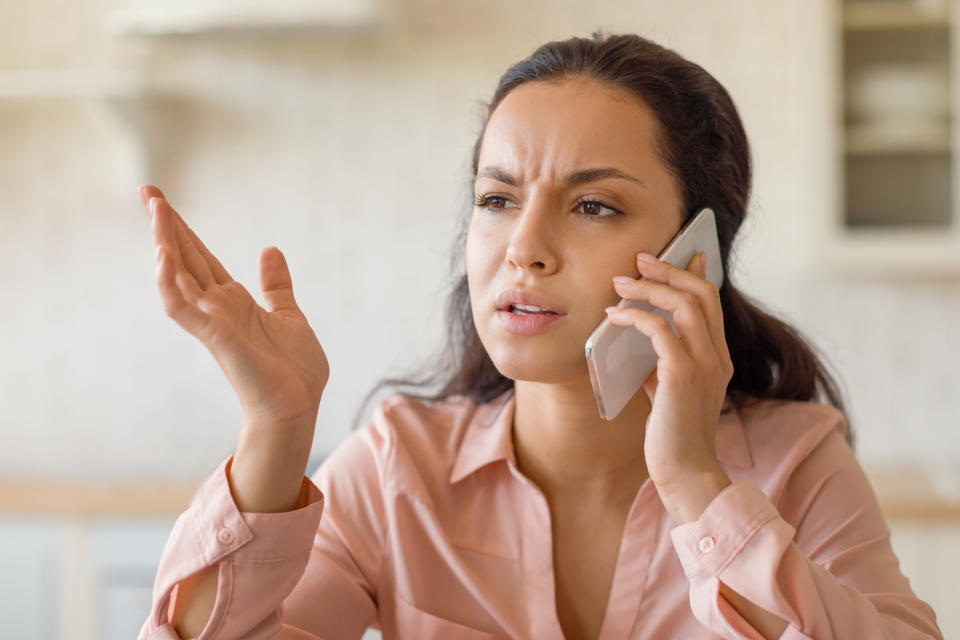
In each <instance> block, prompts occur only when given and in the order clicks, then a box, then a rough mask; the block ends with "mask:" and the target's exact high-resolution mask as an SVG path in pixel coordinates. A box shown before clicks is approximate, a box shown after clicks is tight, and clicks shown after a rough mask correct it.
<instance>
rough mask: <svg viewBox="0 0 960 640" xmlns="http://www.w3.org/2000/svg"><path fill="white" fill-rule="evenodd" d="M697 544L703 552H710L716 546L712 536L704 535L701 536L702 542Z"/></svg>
mask: <svg viewBox="0 0 960 640" xmlns="http://www.w3.org/2000/svg"><path fill="white" fill-rule="evenodd" d="M697 546H698V547H699V548H700V551H701V552H702V553H710V552H711V551H713V547H714V542H713V538H711V537H710V536H704V537H702V538H700V542H699V543H697Z"/></svg>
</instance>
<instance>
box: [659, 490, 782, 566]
mask: <svg viewBox="0 0 960 640" xmlns="http://www.w3.org/2000/svg"><path fill="white" fill-rule="evenodd" d="M778 516H779V512H778V511H777V508H776V507H775V506H774V505H773V504H772V503H771V502H770V500H769V498H767V496H766V495H765V494H764V493H763V491H761V490H760V487H758V486H757V484H756V483H755V482H754V481H753V480H751V479H749V478H744V479H741V480H738V481H737V482H734V483H733V484H731V485H729V486H727V487H725V488H724V489H723V490H722V491H721V492H720V493H719V494H717V496H716V497H715V498H714V499H713V500H712V501H711V502H710V504H708V505H707V508H706V509H705V510H704V512H703V513H702V514H700V517H699V518H698V519H697V520H694V521H693V522H687V523H685V524H681V525H678V526H675V527H674V528H673V529H671V530H670V537H671V539H672V540H673V546H674V548H675V549H676V550H677V555H678V556H679V557H680V564H681V565H682V566H683V572H684V573H685V574H686V576H687V578H693V577H695V576H701V575H704V574H707V575H712V576H717V575H718V574H719V573H720V572H721V571H722V570H723V568H724V567H725V566H726V565H727V564H728V563H729V562H730V561H731V560H732V559H733V558H734V556H735V555H736V554H737V552H738V551H740V550H741V549H742V548H743V547H744V546H745V545H746V544H747V542H749V541H750V538H752V537H753V536H754V534H756V532H757V531H758V530H759V529H760V528H761V527H762V526H763V525H764V524H765V523H767V522H769V521H770V520H772V519H774V518H776V517H778Z"/></svg>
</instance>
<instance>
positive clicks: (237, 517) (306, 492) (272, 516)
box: [192, 455, 324, 564]
mask: <svg viewBox="0 0 960 640" xmlns="http://www.w3.org/2000/svg"><path fill="white" fill-rule="evenodd" d="M232 462H233V456H232V455H231V456H230V457H228V458H227V459H226V460H224V461H223V462H221V463H220V464H219V465H218V466H217V469H216V471H215V472H214V473H213V474H212V475H211V476H210V477H209V478H208V479H207V480H206V481H205V482H204V484H203V486H201V488H200V491H199V492H198V493H197V496H196V497H195V498H194V501H193V510H192V511H193V522H194V531H195V534H196V536H197V544H198V545H199V547H200V549H201V553H202V554H203V558H204V561H205V563H207V564H213V563H215V562H219V561H220V559H222V558H223V557H224V556H226V555H228V554H233V555H234V556H235V557H237V558H245V559H251V560H258V561H272V560H282V559H285V558H290V557H292V556H296V555H299V554H303V553H305V552H307V551H309V550H310V548H311V547H312V546H313V540H314V537H315V536H316V533H317V529H318V527H319V526H320V516H321V514H322V512H323V504H324V496H323V493H322V492H321V491H320V489H318V488H317V486H316V485H315V484H314V483H313V482H312V481H311V480H310V478H308V477H306V476H304V478H303V485H302V486H301V489H300V496H299V499H298V501H297V507H298V508H296V509H293V510H292V511H284V512H279V513H251V512H241V511H240V510H239V509H238V508H237V504H236V502H235V501H234V499H233V494H232V493H231V492H230V483H229V481H228V475H227V474H228V473H229V471H230V464H231V463H232Z"/></svg>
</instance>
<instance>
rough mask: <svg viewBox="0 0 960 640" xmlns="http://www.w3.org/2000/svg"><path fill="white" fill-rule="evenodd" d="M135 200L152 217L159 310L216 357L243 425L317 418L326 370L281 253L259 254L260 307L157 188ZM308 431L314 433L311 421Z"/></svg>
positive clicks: (149, 187)
mask: <svg viewBox="0 0 960 640" xmlns="http://www.w3.org/2000/svg"><path fill="white" fill-rule="evenodd" d="M140 197H141V199H142V200H143V203H144V204H145V205H146V206H147V209H148V210H149V212H150V217H151V220H152V229H153V239H154V243H155V245H156V252H157V253H156V256H157V286H158V288H159V290H160V297H161V299H162V301H163V307H164V310H165V311H166V313H167V315H168V316H170V317H171V318H173V319H174V320H175V321H176V322H177V324H179V325H180V326H181V327H183V328H184V329H186V330H187V331H188V332H189V333H191V334H192V335H193V336H195V337H196V338H197V339H198V340H200V342H202V343H203V344H204V346H206V347H207V349H208V350H209V351H210V353H212V354H213V357H214V358H215V359H216V361H217V363H218V364H219V365H220V368H221V369H223V372H224V373H225V374H226V376H227V379H228V380H229V381H230V384H231V385H233V388H234V389H235V390H236V392H237V396H238V397H239V399H240V404H241V406H242V408H243V415H244V422H245V423H246V424H250V425H264V426H265V425H279V426H283V425H293V424H297V423H303V422H304V421H309V417H310V416H313V417H314V418H315V416H316V413H317V407H318V406H319V403H320V398H321V396H322V394H323V389H324V387H325V386H326V384H327V380H328V378H329V376H330V367H329V364H328V362H327V357H326V354H325V353H324V351H323V348H322V347H321V346H320V343H319V342H318V341H317V338H316V335H314V333H313V329H312V328H311V327H310V324H309V323H308V322H307V319H306V317H305V316H304V315H303V312H302V311H301V310H300V308H299V307H298V306H297V302H296V300H295V299H294V297H293V283H292V281H291V278H290V271H289V270H288V269H287V263H286V260H285V259H284V257H283V254H282V253H281V252H280V250H279V249H277V248H276V247H268V248H266V249H264V250H263V251H262V252H261V253H260V265H259V266H260V288H261V290H262V291H263V297H264V299H265V300H266V303H267V307H268V309H264V308H263V307H261V306H260V305H259V304H257V302H256V301H255V300H254V299H253V297H252V296H251V295H250V293H249V292H248V291H247V290H246V288H244V286H243V285H242V284H240V283H239V282H237V281H235V280H234V279H233V278H231V277H230V274H229V273H227V270H226V269H224V268H223V265H221V264H220V261H219V260H217V258H216V257H215V256H214V255H213V254H212V253H210V251H209V250H208V249H207V248H206V247H205V246H204V244H203V243H202V242H201V241H200V239H199V238H198V237H197V236H196V234H195V233H194V232H193V231H192V230H191V229H190V227H188V226H187V224H186V223H185V222H184V221H183V219H182V218H181V217H180V215H179V214H178V213H177V212H176V211H174V209H173V208H172V207H171V206H170V205H169V203H168V202H167V200H166V198H164V195H163V193H162V192H161V191H160V189H158V188H157V187H155V186H152V185H147V186H142V187H140ZM309 428H310V431H311V433H312V429H313V425H312V424H310V427H309Z"/></svg>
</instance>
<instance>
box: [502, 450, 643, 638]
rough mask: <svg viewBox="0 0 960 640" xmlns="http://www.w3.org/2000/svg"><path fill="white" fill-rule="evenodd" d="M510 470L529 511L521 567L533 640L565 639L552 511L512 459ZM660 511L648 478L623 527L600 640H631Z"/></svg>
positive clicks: (523, 524) (522, 523)
mask: <svg viewBox="0 0 960 640" xmlns="http://www.w3.org/2000/svg"><path fill="white" fill-rule="evenodd" d="M507 465H508V466H509V468H510V472H511V473H512V474H513V476H514V477H515V478H516V479H517V480H518V481H519V482H520V483H521V485H522V487H523V490H524V492H525V494H526V496H525V498H526V499H525V501H524V502H525V504H526V505H527V509H526V512H525V513H524V515H523V517H522V518H521V519H520V526H521V528H522V540H523V549H522V550H521V562H522V565H523V576H524V580H525V582H526V587H527V593H528V594H529V596H530V597H529V601H528V603H527V607H528V619H529V621H530V637H531V638H562V637H563V628H562V627H561V626H560V618H559V616H558V615H557V600H556V575H555V568H554V565H553V528H552V527H553V525H552V520H551V517H550V507H549V505H548V504H547V499H546V497H545V496H544V495H543V492H542V491H541V490H540V488H539V487H538V486H537V485H536V484H534V483H533V481H531V480H530V479H529V478H527V477H526V476H525V475H523V473H521V472H520V470H519V469H518V468H517V466H516V464H515V462H514V461H513V460H510V461H508V462H507ZM658 507H659V502H658V501H657V492H656V488H655V487H654V485H653V482H652V481H650V480H649V479H648V480H646V481H645V482H644V483H643V484H642V485H641V487H640V489H639V490H638V491H637V495H636V496H635V497H634V500H633V503H632V504H631V505H630V510H629V512H628V515H627V520H626V523H625V524H624V529H623V535H622V537H621V539H620V547H619V551H618V552H617V564H616V568H615V569H614V575H613V582H612V584H611V586H610V594H609V596H608V598H607V606H606V610H605V612H604V616H603V623H602V626H601V629H600V634H599V636H598V640H608V639H609V640H614V639H617V640H620V639H622V638H628V637H629V634H630V633H631V631H632V630H633V627H634V625H635V623H636V617H637V613H638V611H639V609H640V601H641V599H642V597H643V589H644V586H645V584H646V580H647V571H648V569H649V567H650V559H651V557H652V555H653V549H654V547H655V546H656V545H655V541H656V534H657V529H658V528H659V526H660V515H661V512H662V510H661V509H659V508H658ZM645 516H652V517H645Z"/></svg>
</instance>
